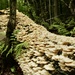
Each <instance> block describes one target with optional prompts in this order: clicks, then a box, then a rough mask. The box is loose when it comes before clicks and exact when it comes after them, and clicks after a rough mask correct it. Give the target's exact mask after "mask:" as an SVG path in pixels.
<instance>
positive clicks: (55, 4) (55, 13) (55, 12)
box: [54, 0, 58, 17]
mask: <svg viewBox="0 0 75 75" xmlns="http://www.w3.org/2000/svg"><path fill="white" fill-rule="evenodd" d="M57 16H58V15H57V0H54V17H57Z"/></svg>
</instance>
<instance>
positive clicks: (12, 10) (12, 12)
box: [6, 0, 17, 39]
mask: <svg viewBox="0 0 75 75" xmlns="http://www.w3.org/2000/svg"><path fill="white" fill-rule="evenodd" d="M16 1H17V0H10V17H9V22H8V24H7V32H6V37H7V38H8V39H10V36H11V35H12V33H13V31H14V29H15V27H16Z"/></svg>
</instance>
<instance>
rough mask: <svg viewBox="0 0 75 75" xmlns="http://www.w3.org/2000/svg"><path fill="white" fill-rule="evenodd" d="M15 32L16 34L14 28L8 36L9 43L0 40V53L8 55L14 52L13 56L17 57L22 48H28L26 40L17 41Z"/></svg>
mask: <svg viewBox="0 0 75 75" xmlns="http://www.w3.org/2000/svg"><path fill="white" fill-rule="evenodd" d="M16 34H17V30H15V31H14V33H12V36H11V38H10V41H11V44H7V43H5V41H3V40H2V41H1V42H0V54H1V55H3V56H5V57H9V56H10V55H14V54H15V57H18V56H19V55H20V53H21V50H22V49H27V48H28V46H29V45H28V42H26V41H25V42H19V41H17V38H16ZM10 45H11V46H10ZM9 47H10V48H9Z"/></svg>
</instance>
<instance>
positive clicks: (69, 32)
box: [49, 18, 75, 36]
mask: <svg viewBox="0 0 75 75" xmlns="http://www.w3.org/2000/svg"><path fill="white" fill-rule="evenodd" d="M49 31H51V32H54V33H56V34H60V35H66V36H75V20H74V18H70V19H68V20H66V21H65V22H62V21H61V20H60V19H59V18H54V22H53V24H51V25H50V26H49Z"/></svg>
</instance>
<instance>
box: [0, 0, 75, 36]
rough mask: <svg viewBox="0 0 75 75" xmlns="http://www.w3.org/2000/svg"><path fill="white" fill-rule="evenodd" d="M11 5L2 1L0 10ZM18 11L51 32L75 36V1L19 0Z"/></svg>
mask: <svg viewBox="0 0 75 75" xmlns="http://www.w3.org/2000/svg"><path fill="white" fill-rule="evenodd" d="M9 4H10V3H9V0H0V9H6V8H9ZM17 9H18V10H19V11H20V12H23V13H24V14H26V15H28V16H29V17H30V18H32V19H33V20H34V21H35V22H36V23H38V24H41V25H43V26H45V27H46V28H47V29H48V30H49V31H51V32H54V33H56V34H60V35H68V36H75V1H74V0H17Z"/></svg>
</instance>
